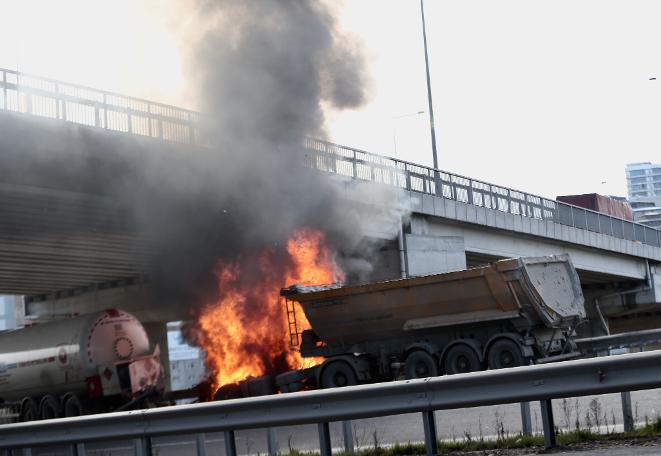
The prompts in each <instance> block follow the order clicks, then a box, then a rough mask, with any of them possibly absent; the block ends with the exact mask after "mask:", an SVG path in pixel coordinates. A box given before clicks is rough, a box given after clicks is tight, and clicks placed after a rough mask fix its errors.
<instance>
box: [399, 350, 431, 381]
mask: <svg viewBox="0 0 661 456" xmlns="http://www.w3.org/2000/svg"><path fill="white" fill-rule="evenodd" d="M404 375H405V376H406V378H407V379H412V378H426V377H436V376H437V375H438V367H437V365H436V360H435V359H434V357H433V356H432V355H430V354H429V353H427V352H426V351H422V350H415V351H412V352H411V353H409V355H408V356H407V357H406V363H405V364H404Z"/></svg>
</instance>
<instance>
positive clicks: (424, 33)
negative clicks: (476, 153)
mask: <svg viewBox="0 0 661 456" xmlns="http://www.w3.org/2000/svg"><path fill="white" fill-rule="evenodd" d="M420 14H421V16H422V41H423V43H424V45H425V70H426V74H427V100H428V101H429V126H430V128H431V152H432V157H433V159H434V169H438V155H437V153H436V132H435V130H434V108H433V106H432V99H431V81H430V79H429V56H428V55H427V29H426V27H425V5H424V0H420Z"/></svg>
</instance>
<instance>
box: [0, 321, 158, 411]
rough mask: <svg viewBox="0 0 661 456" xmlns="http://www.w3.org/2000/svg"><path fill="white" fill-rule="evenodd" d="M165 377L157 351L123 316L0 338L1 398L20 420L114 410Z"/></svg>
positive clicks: (54, 325)
mask: <svg viewBox="0 0 661 456" xmlns="http://www.w3.org/2000/svg"><path fill="white" fill-rule="evenodd" d="M162 376H163V369H162V366H161V363H160V353H159V349H158V347H156V348H155V349H152V347H151V346H150V343H149V338H148V337H147V333H146V331H145V329H144V327H143V326H142V324H141V323H140V322H139V321H138V320H137V319H136V318H135V317H134V316H132V315H130V314H128V313H126V312H124V311H121V310H116V309H109V310H105V311H102V312H96V313H92V314H87V315H82V316H79V317H76V318H71V319H66V320H58V321H52V322H48V323H43V324H39V325H35V326H30V327H26V328H22V329H17V330H14V331H9V332H6V333H2V334H0V400H2V402H3V403H4V404H5V405H7V404H9V405H11V406H12V407H13V408H14V410H15V414H16V415H17V417H18V418H19V420H21V421H29V420H31V419H37V418H41V419H46V418H55V417H59V416H76V415H80V414H83V413H86V412H93V411H100V410H107V409H109V408H110V409H111V408H113V407H118V406H120V405H121V404H122V403H126V402H128V401H130V400H131V399H132V398H134V397H136V395H139V394H141V393H143V392H145V391H148V390H150V389H153V388H155V387H156V386H157V384H158V382H159V380H160V379H161V378H162Z"/></svg>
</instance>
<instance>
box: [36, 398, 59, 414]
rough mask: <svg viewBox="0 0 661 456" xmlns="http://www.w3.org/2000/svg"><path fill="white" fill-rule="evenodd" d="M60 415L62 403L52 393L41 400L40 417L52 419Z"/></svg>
mask: <svg viewBox="0 0 661 456" xmlns="http://www.w3.org/2000/svg"><path fill="white" fill-rule="evenodd" d="M59 415H60V403H59V402H58V400H57V399H55V398H54V397H53V396H51V395H50V394H46V395H45V396H44V397H42V398H41V401H40V402H39V419H40V420H50V419H53V418H57V417H58V416H59Z"/></svg>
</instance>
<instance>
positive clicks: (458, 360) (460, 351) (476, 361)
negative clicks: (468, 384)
mask: <svg viewBox="0 0 661 456" xmlns="http://www.w3.org/2000/svg"><path fill="white" fill-rule="evenodd" d="M444 365H445V373H446V374H448V375H453V374H464V373H466V372H475V371H479V370H481V369H482V365H481V363H480V358H479V357H478V356H477V353H475V350H473V349H472V348H471V347H469V346H468V345H465V344H457V345H455V346H453V347H451V348H450V349H449V350H448V352H447V353H446V354H445V363H444Z"/></svg>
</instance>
